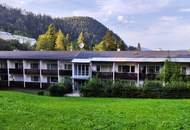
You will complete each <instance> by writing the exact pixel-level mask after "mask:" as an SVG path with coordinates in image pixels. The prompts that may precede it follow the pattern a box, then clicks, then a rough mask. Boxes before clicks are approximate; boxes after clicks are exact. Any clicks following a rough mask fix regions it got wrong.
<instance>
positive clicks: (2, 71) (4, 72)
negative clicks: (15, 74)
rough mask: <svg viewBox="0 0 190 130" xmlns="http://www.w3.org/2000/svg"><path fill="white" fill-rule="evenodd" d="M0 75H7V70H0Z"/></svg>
mask: <svg viewBox="0 0 190 130" xmlns="http://www.w3.org/2000/svg"><path fill="white" fill-rule="evenodd" d="M0 73H1V74H6V73H8V71H7V69H0Z"/></svg>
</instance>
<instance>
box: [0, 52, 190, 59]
mask: <svg viewBox="0 0 190 130" xmlns="http://www.w3.org/2000/svg"><path fill="white" fill-rule="evenodd" d="M92 57H97V58H100V57H103V58H168V57H171V58H190V52H189V51H119V52H116V51H114V52H113V51H102V52H96V51H95V52H94V51H81V52H80V51H0V59H42V60H43V59H44V60H45V59H49V60H57V59H60V60H72V59H73V58H92Z"/></svg>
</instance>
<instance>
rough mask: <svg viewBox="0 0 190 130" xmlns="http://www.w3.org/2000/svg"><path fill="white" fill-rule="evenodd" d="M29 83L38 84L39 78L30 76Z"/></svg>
mask: <svg viewBox="0 0 190 130" xmlns="http://www.w3.org/2000/svg"><path fill="white" fill-rule="evenodd" d="M31 81H34V82H38V81H39V76H31Z"/></svg>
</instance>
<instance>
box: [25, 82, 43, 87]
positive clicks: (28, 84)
mask: <svg viewBox="0 0 190 130" xmlns="http://www.w3.org/2000/svg"><path fill="white" fill-rule="evenodd" d="M25 87H26V88H32V89H39V88H40V83H39V82H25Z"/></svg>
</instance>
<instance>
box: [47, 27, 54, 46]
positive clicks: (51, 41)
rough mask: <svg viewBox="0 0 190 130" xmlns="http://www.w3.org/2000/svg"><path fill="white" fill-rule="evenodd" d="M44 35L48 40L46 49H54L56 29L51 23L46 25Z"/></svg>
mask: <svg viewBox="0 0 190 130" xmlns="http://www.w3.org/2000/svg"><path fill="white" fill-rule="evenodd" d="M46 35H47V38H48V41H49V46H48V50H54V47H55V40H56V29H55V26H54V25H53V24H50V25H49V26H48V31H47V32H46Z"/></svg>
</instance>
